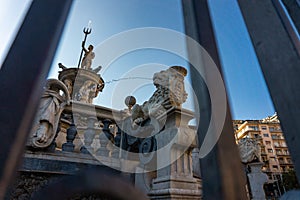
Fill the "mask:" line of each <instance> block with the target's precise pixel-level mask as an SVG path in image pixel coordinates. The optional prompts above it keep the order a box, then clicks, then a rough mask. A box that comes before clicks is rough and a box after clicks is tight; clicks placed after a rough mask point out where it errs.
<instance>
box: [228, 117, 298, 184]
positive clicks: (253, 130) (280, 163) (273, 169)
mask: <svg viewBox="0 0 300 200" xmlns="http://www.w3.org/2000/svg"><path fill="white" fill-rule="evenodd" d="M233 125H234V129H235V138H236V141H237V142H238V141H239V140H240V139H242V138H245V137H248V138H254V139H257V141H258V142H259V144H260V145H261V156H262V161H263V162H264V165H263V168H262V170H263V172H265V173H267V174H268V176H269V179H270V180H278V179H280V176H281V174H282V172H287V171H289V170H292V169H294V166H293V163H292V160H291V157H290V154H289V150H288V148H287V145H286V142H285V139H284V136H283V133H282V130H281V127H280V123H279V120H278V117H277V114H276V113H275V114H274V115H273V116H270V117H267V118H264V119H262V120H233Z"/></svg>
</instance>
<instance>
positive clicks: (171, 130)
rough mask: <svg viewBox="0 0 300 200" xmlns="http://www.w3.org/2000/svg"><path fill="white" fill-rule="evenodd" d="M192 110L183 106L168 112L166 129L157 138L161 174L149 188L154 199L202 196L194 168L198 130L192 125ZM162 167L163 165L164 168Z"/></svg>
mask: <svg viewBox="0 0 300 200" xmlns="http://www.w3.org/2000/svg"><path fill="white" fill-rule="evenodd" d="M192 117H193V116H192V114H191V113H188V112H184V111H182V110H180V109H173V110H171V111H169V112H168V114H167V120H166V125H165V130H164V131H162V132H160V133H159V134H157V135H156V136H155V138H156V141H157V149H158V151H157V167H158V170H157V177H158V178H156V179H154V180H153V181H152V186H153V187H152V189H151V191H150V192H149V194H148V195H149V197H150V198H151V199H200V190H199V187H198V183H197V181H196V179H195V178H194V177H193V172H192V154H191V152H192V150H193V148H194V147H195V143H194V141H195V140H194V139H195V134H196V133H195V131H194V130H192V129H190V128H189V127H188V122H189V120H190V119H191V118H192ZM161 167H162V168H161Z"/></svg>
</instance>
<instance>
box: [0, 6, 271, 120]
mask: <svg viewBox="0 0 300 200" xmlns="http://www.w3.org/2000/svg"><path fill="white" fill-rule="evenodd" d="M28 2H30V0H26V1H21V2H20V1H18V0H5V1H4V4H3V6H2V7H1V8H0V20H1V21H0V23H1V27H0V62H1V63H2V61H3V59H4V55H5V54H6V52H7V49H8V47H9V45H10V44H11V40H12V38H13V37H14V35H15V32H16V30H17V28H18V26H19V24H18V21H20V19H22V16H23V14H24V13H25V11H26V8H27V7H28ZM209 2H210V4H209V6H210V9H211V11H212V12H211V13H212V19H213V22H214V28H215V31H216V36H217V41H218V47H219V52H220V55H221V60H222V64H223V72H224V75H225V82H226V87H227V91H228V95H229V100H230V104H231V109H232V113H233V118H234V119H261V118H264V117H266V116H268V115H272V114H273V113H274V108H273V106H272V102H271V100H270V97H269V94H268V90H267V88H266V85H265V82H264V79H263V76H262V74H261V70H260V67H259V64H258V61H257V59H256V56H255V53H254V50H253V48H252V46H251V42H250V39H249V36H248V33H247V30H246V28H245V25H244V22H243V19H242V17H241V13H240V11H239V8H238V5H237V3H236V1H234V0H228V1H220V0H211V1H209ZM89 20H91V21H92V34H91V35H89V36H88V40H87V44H93V45H94V46H95V47H96V50H95V52H96V58H95V60H94V62H93V66H92V67H96V66H98V65H103V63H102V62H103V59H104V56H105V53H101V55H98V54H97V52H103V51H104V52H105V51H106V49H104V50H103V49H98V50H97V48H100V47H101V44H103V42H105V41H107V40H108V39H109V38H110V37H112V36H113V35H115V34H119V33H121V32H123V31H128V30H131V29H135V28H143V27H161V28H168V29H172V30H175V31H178V32H182V33H184V22H183V18H182V9H181V3H180V1H179V0H164V1H161V0H126V1H124V0H109V1H108V0H88V1H87V0H76V1H74V5H73V7H72V10H71V13H70V16H69V18H68V21H67V24H66V28H65V31H64V33H63V36H62V39H61V42H60V46H59V48H58V50H57V54H56V56H55V59H54V61H53V65H52V70H51V71H50V73H49V77H55V78H56V77H57V70H58V69H57V63H58V62H62V63H63V64H64V65H66V66H68V67H73V66H77V63H78V58H79V54H80V50H81V49H80V45H81V41H82V39H83V33H82V29H83V27H85V26H87V23H88V21H89ZM149 40H151V36H150V37H149ZM178 44H179V45H181V46H182V48H185V46H184V45H185V43H184V40H179V41H178ZM119 46H120V48H121V47H122V44H119ZM107 51H112V49H107ZM171 65H182V66H186V67H187V66H188V64H187V61H186V60H184V59H182V58H181V57H179V56H177V55H174V54H172V53H170V52H166V51H161V50H157V49H143V50H138V51H133V52H130V53H128V54H126V55H123V56H120V57H119V58H118V59H116V60H115V61H114V62H112V63H111V64H110V66H109V68H108V69H107V70H105V71H103V72H102V71H101V75H102V77H103V79H104V80H105V81H111V80H113V79H119V78H122V77H124V76H125V77H132V76H143V77H145V78H151V77H152V74H153V73H154V72H157V71H160V70H161V69H165V68H167V66H171ZM188 78H189V77H187V79H188ZM120 85H121V86H123V87H125V88H131V87H135V89H134V91H133V90H132V89H131V90H128V91H129V92H130V91H131V92H132V94H134V96H136V98H137V100H138V103H142V102H143V101H145V100H147V99H148V98H149V97H150V95H151V93H152V92H153V91H154V87H153V85H152V81H151V80H148V79H140V80H138V79H134V80H133V79H132V80H123V81H119V82H114V83H110V84H107V85H106V86H105V88H104V91H103V93H102V94H100V95H99V98H98V99H97V100H96V101H95V103H97V104H100V105H104V106H107V107H117V108H119V109H120V108H121V107H122V106H124V104H123V102H121V103H120V104H118V105H117V104H115V103H114V102H113V103H112V99H118V98H117V96H115V95H121V94H120V92H118V90H116V87H118V86H120ZM137 85H141V86H140V87H136V86H137ZM187 87H188V82H187ZM116 91H117V92H116ZM122 91H123V89H122ZM124 91H126V90H125V89H124ZM113 93H114V94H113ZM120 98H123V97H120ZM191 99H192V98H191V96H190V98H189V101H188V102H187V103H186V104H185V105H184V106H185V107H187V108H189V107H191V105H192V100H191Z"/></svg>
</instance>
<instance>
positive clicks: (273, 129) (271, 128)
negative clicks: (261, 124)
mask: <svg viewBox="0 0 300 200" xmlns="http://www.w3.org/2000/svg"><path fill="white" fill-rule="evenodd" d="M269 131H270V132H275V133H278V132H280V133H281V132H282V130H281V128H279V127H276V128H273V127H269Z"/></svg>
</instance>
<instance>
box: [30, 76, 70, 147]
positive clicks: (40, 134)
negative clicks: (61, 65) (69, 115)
mask: <svg viewBox="0 0 300 200" xmlns="http://www.w3.org/2000/svg"><path fill="white" fill-rule="evenodd" d="M60 91H62V94H61V93H60ZM69 101H70V95H69V92H68V88H67V87H66V86H65V85H64V84H63V83H62V82H61V81H59V80H56V79H49V80H47V83H46V86H45V91H44V94H43V95H42V97H41V101H40V106H39V109H38V112H37V114H36V118H35V121H34V126H33V129H32V131H31V135H30V138H29V140H28V144H27V145H28V146H31V147H34V148H45V147H48V146H49V145H50V144H51V142H52V141H53V139H54V138H55V136H56V132H57V128H58V124H59V119H60V115H61V113H62V111H63V109H64V107H65V106H66V105H67V104H69Z"/></svg>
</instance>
